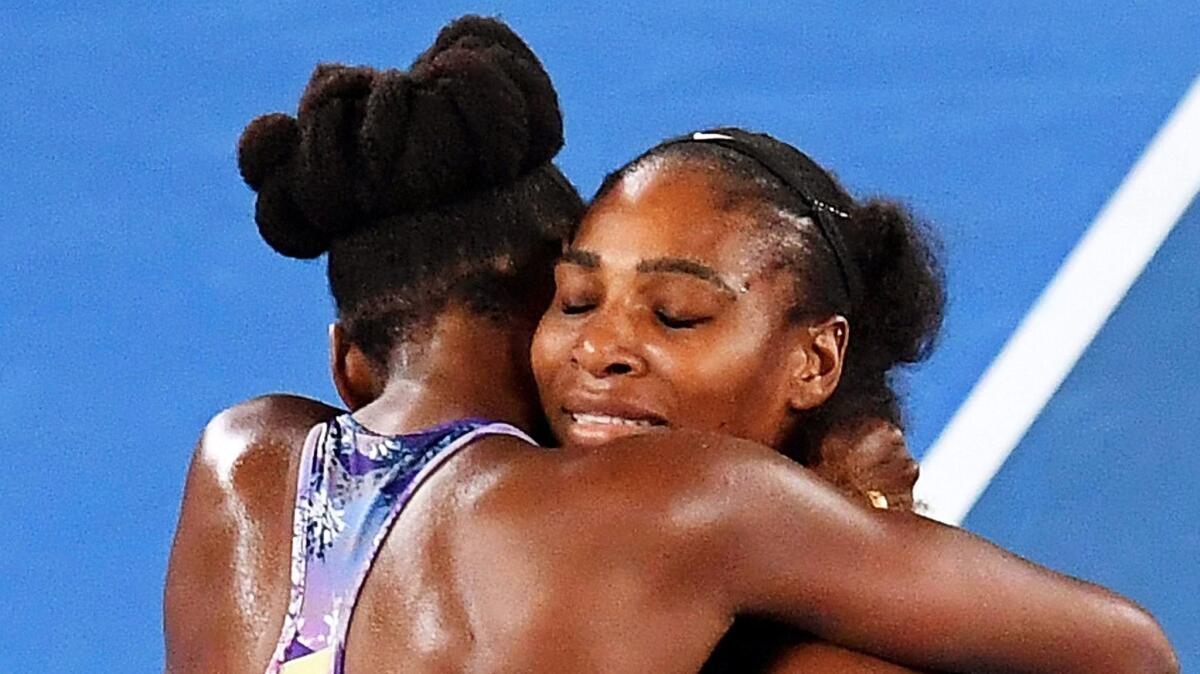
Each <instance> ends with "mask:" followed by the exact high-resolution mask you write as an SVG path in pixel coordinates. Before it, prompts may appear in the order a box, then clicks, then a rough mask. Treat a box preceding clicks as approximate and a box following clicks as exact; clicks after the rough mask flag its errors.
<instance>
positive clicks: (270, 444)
mask: <svg viewBox="0 0 1200 674" xmlns="http://www.w3.org/2000/svg"><path fill="white" fill-rule="evenodd" d="M338 412H339V410H336V409H335V408H332V407H329V406H327V405H324V404H322V403H319V402H316V401H313V400H308V399H305V398H299V397H296V396H285V395H273V396H264V397H261V398H255V399H253V400H250V401H247V402H244V403H241V404H239V405H235V406H233V407H231V408H229V409H227V410H225V411H224V412H222V413H221V414H218V415H217V416H216V417H215V418H214V419H213V420H212V421H211V422H210V423H209V424H208V426H207V427H206V428H205V431H204V433H203V434H202V435H201V437H200V440H199V442H198V443H197V445H196V449H195V452H194V454H193V456H192V463H191V467H190V469H189V470H188V476H187V483H186V486H185V488H184V496H183V504H182V506H181V508H180V515H179V526H178V529H177V530H176V532H175V540H174V544H173V545H172V548H171V559H170V563H169V564H168V568H167V582H166V587H165V589H164V592H163V637H164V641H165V645H166V658H165V664H166V671H167V672H169V673H170V674H184V673H186V672H214V671H221V672H228V673H230V674H234V673H237V672H242V671H248V670H247V669H246V668H247V667H248V664H247V663H254V662H259V661H265V656H262V657H254V655H259V654H262V653H267V654H269V653H270V650H271V648H273V646H274V640H275V638H276V637H277V636H278V634H277V628H276V623H277V622H278V620H280V619H281V618H282V615H283V611H284V608H285V607H286V603H287V587H286V581H287V569H288V555H289V554H290V552H291V548H290V545H289V543H290V540H291V508H292V500H293V498H294V496H293V494H294V488H295V485H294V481H295V480H294V477H292V476H293V475H294V472H295V471H294V470H293V468H292V466H293V463H294V457H295V456H296V455H297V454H298V451H299V449H300V446H301V445H302V444H303V441H304V437H305V435H306V433H307V431H308V429H309V428H310V427H311V426H312V425H314V424H316V423H319V422H321V421H326V420H328V419H329V418H331V417H333V416H334V415H336V414H337V413H338ZM276 579H277V580H278V581H279V582H273V581H276ZM276 586H278V587H276ZM251 669H253V668H251ZM258 671H262V670H261V667H260V668H259V669H258Z"/></svg>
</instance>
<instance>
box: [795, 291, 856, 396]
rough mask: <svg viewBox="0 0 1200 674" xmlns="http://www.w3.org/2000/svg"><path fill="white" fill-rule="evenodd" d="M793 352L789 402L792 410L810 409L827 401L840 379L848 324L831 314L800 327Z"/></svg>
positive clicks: (848, 338) (846, 342) (848, 334)
mask: <svg viewBox="0 0 1200 674" xmlns="http://www.w3.org/2000/svg"><path fill="white" fill-rule="evenodd" d="M802 329H803V330H804V332H803V333H802V335H801V337H800V339H799V340H798V343H797V345H796V349H795V350H794V351H793V352H792V357H791V359H790V361H791V376H790V378H789V381H788V404H789V405H790V406H791V408H792V409H793V410H809V409H812V408H814V407H818V406H820V405H822V404H824V403H825V401H826V400H829V396H831V395H833V392H834V391H835V390H837V387H838V383H839V382H840V381H841V380H842V366H843V364H844V362H845V356H846V345H847V344H849V343H850V323H849V322H848V321H847V320H846V318H845V317H844V316H839V315H834V316H832V317H830V318H828V319H826V320H824V321H822V322H820V323H816V324H813V325H809V326H806V327H804V328H802Z"/></svg>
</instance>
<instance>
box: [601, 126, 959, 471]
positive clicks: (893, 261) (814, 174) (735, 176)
mask: <svg viewBox="0 0 1200 674" xmlns="http://www.w3.org/2000/svg"><path fill="white" fill-rule="evenodd" d="M721 137H728V139H729V140H730V141H734V142H731V143H721V142H706V141H707V140H708V139H713V138H721ZM692 138H701V139H702V140H692ZM739 146H740V147H742V148H744V150H743V151H739V150H738V149H737V147H739ZM748 152H749V153H748ZM764 162H766V163H764ZM767 164H770V165H772V166H775V167H779V168H780V169H781V170H782V171H785V172H786V173H788V174H789V175H791V176H793V178H791V180H793V183H792V185H788V184H786V183H785V182H784V180H783V179H781V177H780V175H779V174H778V173H777V172H775V171H773V170H771V169H770V168H768V166H767ZM651 165H662V166H672V165H681V166H686V167H687V168H689V169H694V170H699V171H703V172H705V173H706V174H707V175H708V176H709V177H710V178H711V179H712V180H713V184H714V185H715V186H717V189H718V190H721V191H722V194H720V195H719V197H720V198H721V202H722V205H723V206H725V207H727V208H730V209H733V208H742V209H748V210H750V212H752V213H753V214H754V215H755V216H756V218H755V222H756V223H757V224H758V225H759V232H760V234H761V235H762V238H763V241H764V243H766V244H767V246H766V250H767V252H768V254H769V256H770V261H771V262H773V263H774V264H777V265H779V266H780V267H782V268H785V269H787V270H789V271H790V272H791V273H792V274H793V275H794V278H795V286H794V287H795V297H796V303H795V305H794V306H793V307H792V308H791V310H790V312H789V315H790V317H791V319H792V320H795V321H800V320H807V319H814V318H816V319H821V318H826V317H829V316H831V315H833V314H841V315H843V316H846V317H847V320H848V322H849V323H850V340H849V344H848V345H847V349H846V355H845V362H844V365H843V371H842V379H841V382H840V383H839V385H838V388H837V389H836V391H835V392H834V393H833V395H832V396H831V397H830V398H829V400H828V401H827V402H826V403H825V404H823V405H821V406H820V407H819V408H817V409H814V410H810V411H808V412H807V413H806V414H804V415H803V418H802V423H799V424H797V431H796V435H795V437H793V438H791V439H790V440H789V441H788V443H787V444H786V445H785V446H784V447H782V448H780V449H781V451H783V452H784V453H785V454H787V455H788V456H790V457H791V458H793V459H795V460H797V461H799V462H800V463H802V464H805V465H812V464H813V463H815V462H817V461H818V460H819V456H818V455H817V452H818V451H819V447H820V442H821V439H822V438H823V437H824V436H825V434H826V433H827V432H828V431H829V430H830V429H832V428H834V427H835V426H837V425H838V424H841V423H845V422H848V421H851V420H853V419H855V418H859V417H875V418H881V419H884V420H886V421H888V422H890V423H892V424H894V425H896V426H897V427H899V428H903V416H902V413H901V407H900V404H899V397H898V395H897V393H896V390H895V387H894V384H893V380H892V377H893V374H894V373H895V371H896V369H897V367H898V366H901V365H905V364H910V363H916V362H918V361H920V360H922V359H924V358H925V357H927V356H928V355H929V353H930V351H931V350H932V348H933V345H934V341H935V338H936V336H937V333H938V331H939V330H940V328H941V324H942V318H943V313H944V309H945V302H946V295H945V280H944V275H943V271H942V267H941V265H940V263H939V261H938V257H937V254H936V252H937V249H936V246H935V245H934V243H933V238H932V233H931V232H930V231H929V230H928V228H927V227H925V226H924V225H923V224H922V223H921V222H919V221H917V220H916V219H914V218H913V216H912V215H911V214H910V213H909V212H908V211H907V210H906V209H905V208H904V207H903V206H901V205H900V204H898V203H896V202H894V201H890V200H887V199H880V198H873V199H868V200H865V201H857V200H855V199H854V198H852V197H851V196H850V195H849V194H848V193H847V192H846V190H845V189H843V188H842V187H841V185H840V184H838V182H837V180H836V179H835V178H834V177H833V176H831V175H830V174H829V173H828V172H827V171H825V170H824V169H823V168H821V167H820V166H819V165H818V164H817V163H816V162H814V161H812V160H811V159H810V158H809V157H807V156H806V155H804V154H803V153H801V152H800V151H799V150H797V149H795V148H794V147H792V146H790V145H788V144H786V143H783V142H782V141H779V140H777V139H775V138H772V137H770V136H767V135H765V134H756V133H749V132H746V131H744V130H741V129H735V128H723V129H713V130H711V131H708V132H701V133H700V134H694V135H693V136H685V137H681V138H680V139H673V140H670V141H666V142H664V143H661V144H659V145H657V146H655V147H653V148H651V149H650V150H648V151H646V152H645V153H643V154H642V155H640V156H638V157H637V158H635V159H634V160H633V161H631V162H629V163H628V164H626V165H625V166H622V167H621V168H619V169H617V170H616V171H615V172H613V173H611V174H609V176H608V177H607V178H606V179H605V180H604V182H603V183H602V184H601V186H600V189H599V190H598V192H597V194H596V197H595V200H596V201H598V200H600V199H602V198H603V197H604V196H605V194H607V193H608V192H609V190H611V189H612V188H613V187H614V186H615V185H616V184H617V183H619V182H620V181H621V180H622V179H623V178H624V177H626V176H628V175H629V174H631V173H633V172H635V171H638V170H639V169H642V168H646V167H648V166H651ZM797 188H799V189H797ZM818 209H822V210H825V211H826V213H825V214H819V213H818V212H817V210H818ZM830 214H836V217H832V216H831V215H830ZM818 216H821V217H822V218H824V219H823V220H822V221H820V222H818ZM830 228H836V231H827V230H828V229H830ZM835 241H836V244H835ZM835 246H836V247H835ZM839 249H840V250H839Z"/></svg>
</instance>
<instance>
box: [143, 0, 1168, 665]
mask: <svg viewBox="0 0 1200 674" xmlns="http://www.w3.org/2000/svg"><path fill="white" fill-rule="evenodd" d="M547 110H550V111H552V112H553V114H552V115H547V114H545V111H547ZM557 121H558V117H557V107H556V105H554V100H553V91H552V89H550V88H549V83H548V81H547V80H546V79H545V77H544V72H542V71H541V68H540V65H539V64H537V61H536V59H534V57H533V56H532V54H530V53H528V50H527V49H526V48H525V46H524V45H523V43H520V41H519V39H517V38H516V36H514V35H512V34H511V33H510V32H508V31H507V30H505V29H504V28H503V27H502V26H499V25H498V24H495V23H492V22H487V21H482V20H476V19H472V20H467V21H463V22H458V23H456V24H455V25H452V26H451V27H449V28H448V29H447V30H446V31H444V32H443V34H442V35H441V36H439V39H438V41H437V43H435V45H434V47H433V48H431V49H430V50H429V51H428V52H426V53H425V54H424V55H422V57H421V58H420V59H418V62H417V63H416V64H415V65H414V68H413V69H412V72H411V73H409V74H404V73H397V72H395V71H389V72H383V73H380V72H375V71H371V70H368V69H358V68H341V67H330V68H323V69H319V70H318V71H317V73H316V74H315V75H314V78H313V81H312V82H310V86H309V89H308V91H307V92H306V94H305V96H304V98H303V99H302V101H301V105H300V110H299V114H298V116H297V119H295V120H293V119H292V118H290V117H287V116H272V117H268V118H265V119H262V120H259V121H258V122H256V123H255V124H253V125H252V126H251V127H250V128H249V129H248V130H247V133H246V134H245V135H244V137H243V143H242V147H241V159H242V169H243V175H244V176H245V177H246V179H247V181H248V182H249V183H250V184H251V186H252V187H254V188H255V189H256V190H257V191H258V192H259V202H258V207H257V219H258V222H259V225H260V230H261V231H262V233H263V235H264V238H266V239H267V241H268V242H269V243H271V245H272V246H273V247H275V248H276V249H277V250H279V251H280V252H282V253H284V254H288V255H291V256H295V257H315V256H316V255H319V254H320V253H321V252H323V251H324V250H325V249H326V248H328V251H329V255H330V258H329V275H330V282H331V289H332V291H333V294H334V298H335V301H336V303H337V305H338V324H337V326H336V327H335V329H334V331H333V340H332V341H333V349H332V351H333V370H334V378H335V381H336V383H337V387H338V391H339V393H340V395H341V396H342V398H343V400H344V401H345V402H346V404H347V406H348V407H349V408H350V409H351V410H352V413H353V416H351V415H343V416H337V417H336V418H332V417H334V416H335V414H336V411H335V410H332V409H331V408H328V407H325V406H321V405H319V404H315V403H312V402H310V401H304V400H301V399H294V398H286V397H271V398H267V399H260V400H257V401H252V402H251V403H247V404H245V405H242V406H239V407H236V408H233V409H231V410H228V411H227V412H225V413H223V414H222V415H219V416H218V417H217V419H215V420H214V422H213V423H212V424H210V426H209V428H208V429H207V430H206V432H205V435H204V436H203V437H202V438H201V442H200V445H199V447H198V448H197V453H196V459H195V461H194V462H193V466H192V470H191V472H190V474H189V478H188V485H187V491H186V494H185V502H184V506H183V512H182V514H181V520H180V528H179V532H178V534H177V537H176V543H175V547H174V549H173V552H172V560H171V568H170V572H169V578H168V588H167V597H166V604H167V606H166V611H167V615H166V621H167V625H166V627H167V642H168V669H169V670H170V671H175V672H184V671H223V672H235V673H236V672H257V671H261V669H262V668H263V666H264V664H265V663H268V662H270V663H271V665H270V666H271V670H272V671H275V670H278V671H281V672H286V673H288V674H290V673H292V672H310V671H321V672H325V671H343V670H348V671H351V672H354V671H370V672H391V671H402V670H403V671H408V672H411V671H432V670H438V671H447V670H450V671H463V670H465V669H468V668H470V669H484V670H495V669H500V668H505V669H512V670H519V671H611V672H621V671H631V672H632V671H638V672H641V671H695V670H696V669H698V668H699V666H700V665H701V664H702V662H703V661H704V659H705V657H706V656H707V654H708V653H709V651H710V650H711V648H712V646H713V644H714V643H715V642H716V641H717V639H718V638H719V637H720V636H721V635H722V634H723V633H724V632H725V630H726V628H727V626H728V624H729V621H730V620H731V619H732V618H733V616H734V615H737V614H744V613H761V614H766V615H771V616H775V617H777V618H779V619H781V620H783V621H785V622H787V623H789V624H791V625H793V626H794V627H796V628H798V629H802V630H805V631H807V632H811V633H813V634H816V635H818V636H821V637H826V638H829V639H832V640H834V641H837V642H839V643H844V644H846V645H848V646H851V647H854V648H858V649H862V650H866V651H870V652H876V653H879V654H881V655H884V656H888V657H891V658H895V659H897V660H900V661H903V662H907V663H910V664H912V665H918V666H930V667H939V668H950V669H954V668H959V669H970V668H974V667H977V666H978V667H987V668H992V669H1005V668H1008V669H1022V668H1024V669H1032V670H1037V669H1039V668H1040V670H1041V671H1059V672H1069V671H1094V670H1095V669H1096V668H1097V667H1107V668H1108V670H1109V671H1168V670H1169V669H1170V667H1171V653H1170V649H1169V647H1167V646H1166V645H1165V642H1164V641H1163V638H1162V635H1161V632H1160V631H1159V630H1158V629H1157V626H1156V625H1154V623H1153V621H1152V620H1151V619H1150V618H1149V617H1148V616H1146V615H1145V614H1144V613H1142V612H1140V611H1139V610H1137V609H1136V608H1135V607H1132V606H1131V605H1129V604H1128V603H1126V602H1123V601H1121V600H1119V599H1117V598H1114V597H1112V596H1111V595H1108V594H1105V593H1103V592H1101V591H1099V590H1097V589H1094V588H1091V587H1088V586H1084V585H1082V584H1077V583H1074V582H1072V581H1070V580H1068V579H1064V578H1061V577H1058V576H1054V575H1053V574H1049V573H1046V572H1044V571H1040V570H1038V569H1036V568H1034V567H1032V566H1031V565H1028V564H1025V563H1023V562H1021V561H1020V560H1017V559H1015V558H1012V557H1011V556H1008V555H1005V554H1004V553H1002V552H1000V551H998V550H996V549H995V548H993V547H991V546H988V545H987V544H985V543H983V542H981V541H979V540H977V539H975V538H973V537H971V536H969V535H968V534H965V533H963V532H959V531H954V530H950V529H946V528H944V527H940V526H938V525H936V524H933V523H929V522H924V521H921V520H919V519H917V518H910V517H904V516H880V515H875V514H873V513H871V512H870V511H868V510H867V509H865V508H863V507H861V506H857V505H855V504H853V503H851V502H847V501H845V500H844V499H842V498H841V497H840V496H838V495H837V494H836V493H835V492H833V491H832V490H831V489H830V488H828V487H826V486H824V485H823V484H821V483H820V482H819V481H817V480H816V479H815V478H813V477H811V476H810V475H809V474H808V473H807V472H806V471H804V470H803V469H801V468H800V467H798V466H796V465H795V464H794V463H792V462H790V461H787V460H785V459H782V458H781V457H779V456H778V455H777V454H776V453H774V452H772V451H770V450H767V449H765V448H763V447H761V446H758V445H754V444H752V443H748V442H745V441H739V440H736V439H732V438H728V437H722V436H712V435H707V434H696V433H689V432H686V431H676V432H669V433H668V432H663V433H654V434H643V435H640V436H638V437H632V438H625V439H623V440H621V441H618V442H614V443H611V444H610V445H608V446H606V447H604V448H603V449H602V450H595V449H591V448H587V447H568V448H564V449H562V450H557V451H553V452H550V451H545V450H541V449H538V448H537V447H535V446H534V445H533V444H531V443H530V442H529V441H528V439H527V438H526V437H525V436H524V435H523V434H522V433H521V432H520V431H519V430H518V429H517V427H523V428H526V429H529V428H533V427H534V426H535V425H536V424H537V416H538V415H537V411H536V409H535V407H534V406H533V405H531V404H530V401H531V400H532V399H533V395H532V393H533V392H532V390H531V388H530V387H531V384H532V382H531V381H530V377H529V373H528V370H527V368H526V367H525V365H524V362H525V356H526V352H525V348H526V347H527V346H528V339H529V336H530V334H531V331H532V326H533V323H534V321H535V320H536V317H537V315H538V313H539V309H540V306H539V304H538V303H540V302H544V301H546V300H547V299H548V297H545V296H542V295H541V293H540V292H539V291H541V290H542V289H543V286H545V287H547V288H548V286H549V284H548V282H547V281H548V279H547V278H546V273H547V272H548V271H549V270H550V261H551V259H552V258H553V256H554V252H553V250H552V248H553V247H554V246H555V245H557V240H558V239H560V238H562V237H563V236H564V235H565V233H566V232H565V231H563V230H564V229H565V227H569V225H567V224H566V223H569V222H570V221H571V219H572V218H573V217H574V216H576V215H578V212H577V211H578V209H579V203H578V200H577V197H576V196H575V195H574V193H573V191H572V190H571V189H570V188H569V186H568V185H566V184H565V183H564V182H563V181H562V180H561V175H560V174H558V173H557V171H556V170H555V169H554V168H553V167H552V165H550V164H549V160H550V157H551V156H552V155H553V153H554V151H555V150H556V149H557V147H558V146H559V145H560V144H561V135H560V134H561V127H560V126H558V124H557ZM483 367H486V368H487V369H486V371H485V372H484V374H482V375H481V374H480V372H479V370H480V368H483ZM609 412H610V413H611V412H619V410H610V411H609ZM489 419H503V420H505V421H506V422H507V423H500V422H493V421H488V420H489ZM510 424H511V425H510ZM467 445H470V451H466V452H462V453H461V454H459V455H457V456H455V459H454V460H453V461H448V459H449V458H450V457H451V456H454V455H455V452H456V451H459V450H462V449H463V448H464V447H466V446H467ZM300 447H303V450H302V451H300V452H298V451H297V450H298V448H300ZM293 475H294V476H296V477H295V478H292V477H290V476H293ZM293 506H294V507H293ZM801 513H802V514H803V516H800V514H801ZM293 514H294V517H293ZM289 540H291V541H292V542H293V547H292V550H293V553H294V554H293V557H292V560H291V561H292V563H291V564H289V563H288V559H287V555H286V554H285V553H284V552H283V551H284V550H287V549H288V541H289ZM806 541H807V542H810V543H812V545H811V546H810V550H809V556H808V558H806V559H803V560H800V559H797V558H796V556H795V555H794V554H792V551H793V548H794V545H795V544H796V543H797V542H806ZM289 567H290V568H289ZM931 569H932V570H934V571H935V572H937V571H940V573H935V574H931V573H930V570H931ZM368 572H369V575H368ZM935 577H936V580H933V578H935ZM997 577H999V578H1003V579H1005V582H1004V583H1003V584H1000V585H998V584H997V583H996V582H995V580H994V579H995V578H997ZM887 600H895V601H896V607H895V608H894V610H892V611H890V612H888V613H887V614H885V615H880V614H879V612H878V611H877V606H878V604H879V603H880V602H881V601H887ZM984 606H989V608H988V610H987V611H985V610H984V608H983V607H984ZM285 616H286V620H285ZM984 619H986V620H987V621H988V624H987V625H985V626H983V627H980V626H979V625H972V623H973V622H975V621H983V620H984ZM931 626H937V628H938V629H937V630H932V629H930V628H931ZM1083 626H1086V627H1087V630H1086V631H1085V632H1082V633H1081V632H1080V630H1079V629H1078V628H1080V627H1083ZM939 630H944V631H939ZM1067 637H1072V638H1075V639H1076V640H1077V641H1076V642H1075V643H1072V644H1070V645H1069V646H1068V647H1065V648H1064V646H1063V643H1064V642H1065V641H1067ZM943 639H949V640H952V641H953V643H954V647H955V649H954V651H953V652H946V651H945V648H944V644H945V643H947V642H945V641H942V640H943ZM347 643H348V644H350V646H351V647H350V648H349V649H347V648H346V644H347Z"/></svg>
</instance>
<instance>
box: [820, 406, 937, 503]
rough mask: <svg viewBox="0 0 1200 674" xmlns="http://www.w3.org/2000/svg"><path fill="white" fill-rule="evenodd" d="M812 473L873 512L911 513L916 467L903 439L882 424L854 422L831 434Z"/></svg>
mask: <svg viewBox="0 0 1200 674" xmlns="http://www.w3.org/2000/svg"><path fill="white" fill-rule="evenodd" d="M810 468H812V470H813V471H815V472H816V473H817V474H818V475H820V476H821V477H822V478H824V479H826V480H828V481H829V482H831V483H833V485H834V486H836V487H837V488H838V489H840V490H841V491H843V492H845V493H846V494H848V495H850V496H852V497H855V498H861V499H865V500H866V501H867V502H868V503H869V504H870V505H872V506H874V507H876V508H881V509H886V510H912V507H913V495H912V490H913V485H914V484H916V482H917V472H918V466H917V462H916V461H914V460H913V458H912V455H911V454H909V452H908V445H907V444H905V442H904V433H902V432H901V431H900V429H899V428H897V427H896V426H895V425H893V424H891V423H889V422H887V421H884V420H883V419H879V418H877V417H864V418H858V419H852V420H849V421H846V422H842V423H840V424H838V425H836V426H834V427H833V428H831V429H830V430H829V432H828V433H826V434H825V437H824V438H823V439H822V440H821V446H820V447H819V449H818V454H817V459H816V462H815V463H814V464H813V465H811V466H810Z"/></svg>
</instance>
